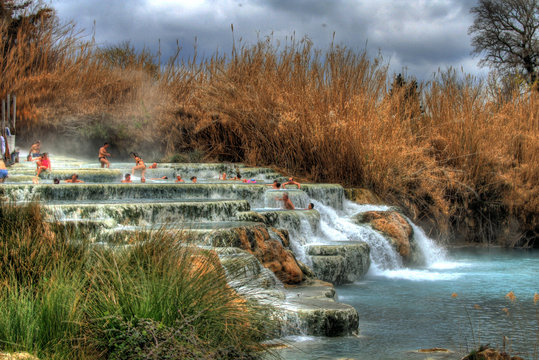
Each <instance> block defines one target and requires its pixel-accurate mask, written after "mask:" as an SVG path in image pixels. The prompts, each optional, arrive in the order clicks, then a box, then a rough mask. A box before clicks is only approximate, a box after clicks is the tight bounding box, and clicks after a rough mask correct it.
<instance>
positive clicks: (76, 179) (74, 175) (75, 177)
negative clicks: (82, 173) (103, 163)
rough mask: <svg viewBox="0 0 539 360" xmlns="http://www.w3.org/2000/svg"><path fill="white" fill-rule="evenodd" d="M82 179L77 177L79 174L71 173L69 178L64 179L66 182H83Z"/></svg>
mask: <svg viewBox="0 0 539 360" xmlns="http://www.w3.org/2000/svg"><path fill="white" fill-rule="evenodd" d="M83 182H84V181H82V180H80V179H79V174H73V175H71V178H70V179H67V180H66V183H72V184H74V183H83Z"/></svg>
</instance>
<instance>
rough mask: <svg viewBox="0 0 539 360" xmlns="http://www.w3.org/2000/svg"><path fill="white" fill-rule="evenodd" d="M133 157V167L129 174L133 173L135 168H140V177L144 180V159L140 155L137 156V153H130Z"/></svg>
mask: <svg viewBox="0 0 539 360" xmlns="http://www.w3.org/2000/svg"><path fill="white" fill-rule="evenodd" d="M132 155H133V158H134V159H135V166H133V169H131V176H133V175H135V170H141V173H140V179H141V181H142V179H144V180H146V179H145V178H144V174H145V173H146V164H144V161H143V160H142V158H141V157H140V156H138V154H137V153H132Z"/></svg>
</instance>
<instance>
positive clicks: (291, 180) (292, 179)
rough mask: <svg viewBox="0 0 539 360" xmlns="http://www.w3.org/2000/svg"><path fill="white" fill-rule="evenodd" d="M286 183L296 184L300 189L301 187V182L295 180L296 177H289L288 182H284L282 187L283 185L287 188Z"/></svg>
mask: <svg viewBox="0 0 539 360" xmlns="http://www.w3.org/2000/svg"><path fill="white" fill-rule="evenodd" d="M286 185H296V186H297V187H298V189H299V188H301V185H300V184H299V182H297V181H294V178H292V177H291V178H288V181H287V182H284V183H283V184H282V185H281V187H282V188H283V189H286Z"/></svg>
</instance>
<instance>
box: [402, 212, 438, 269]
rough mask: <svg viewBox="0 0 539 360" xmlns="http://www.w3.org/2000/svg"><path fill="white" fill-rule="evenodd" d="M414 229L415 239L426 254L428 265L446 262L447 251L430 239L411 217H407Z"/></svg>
mask: <svg viewBox="0 0 539 360" xmlns="http://www.w3.org/2000/svg"><path fill="white" fill-rule="evenodd" d="M406 220H407V221H408V223H409V224H410V225H411V226H412V229H413V230H414V240H415V242H416V243H417V245H419V248H420V249H421V251H422V252H423V255H424V256H425V261H426V263H427V266H428V267H430V266H431V265H433V264H440V263H443V262H445V259H446V258H447V252H446V251H445V249H444V248H442V247H441V246H438V245H436V244H435V243H434V241H432V239H430V238H429V237H428V236H427V234H425V232H424V231H423V229H421V228H420V227H419V226H417V225H415V224H414V223H413V222H412V221H410V219H408V218H406Z"/></svg>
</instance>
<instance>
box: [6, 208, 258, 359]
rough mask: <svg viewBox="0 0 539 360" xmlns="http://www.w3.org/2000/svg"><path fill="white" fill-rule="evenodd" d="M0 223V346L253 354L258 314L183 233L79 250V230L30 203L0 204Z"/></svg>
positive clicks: (67, 354) (67, 352)
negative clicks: (48, 218) (52, 222)
mask: <svg viewBox="0 0 539 360" xmlns="http://www.w3.org/2000/svg"><path fill="white" fill-rule="evenodd" d="M0 225H1V226H0V235H1V237H0V269H1V270H2V272H1V278H0V280H1V282H2V286H1V288H0V351H26V352H30V353H33V354H35V355H37V356H38V357H40V358H47V359H94V358H109V359H124V358H130V359H131V358H133V359H153V358H155V356H157V355H155V354H159V356H162V357H164V358H197V359H198V358H200V359H210V358H223V359H227V358H228V359H251V358H255V357H256V354H257V353H258V352H259V351H262V350H263V348H262V346H261V345H260V342H261V341H262V340H263V339H264V338H265V336H266V332H265V329H266V327H267V320H265V319H263V318H262V316H263V315H261V314H262V313H261V312H258V311H257V310H258V309H257V308H256V306H255V305H254V304H250V303H247V302H246V301H245V300H244V299H242V298H241V297H240V296H239V295H238V294H237V293H236V292H235V291H234V290H233V289H232V288H230V287H229V286H228V284H227V279H226V274H225V272H224V270H223V268H222V267H221V265H220V262H219V259H218V257H217V255H216V254H215V253H214V252H212V251H209V250H203V249H200V248H197V247H196V246H194V245H192V244H191V242H190V239H189V238H188V234H187V233H183V232H179V233H171V232H168V231H156V232H140V233H134V234H133V235H132V236H131V237H130V238H129V239H127V240H126V241H125V242H124V243H123V245H111V246H105V247H104V246H93V247H89V246H85V245H83V243H84V239H81V236H82V235H84V234H83V233H79V232H70V231H66V229H65V227H61V226H49V225H48V224H47V223H46V222H44V219H43V215H42V212H41V209H40V208H39V205H38V204H26V205H23V206H17V205H12V204H3V203H2V204H0ZM98 240H99V239H98ZM152 354H153V355H152ZM159 356H158V357H159Z"/></svg>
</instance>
